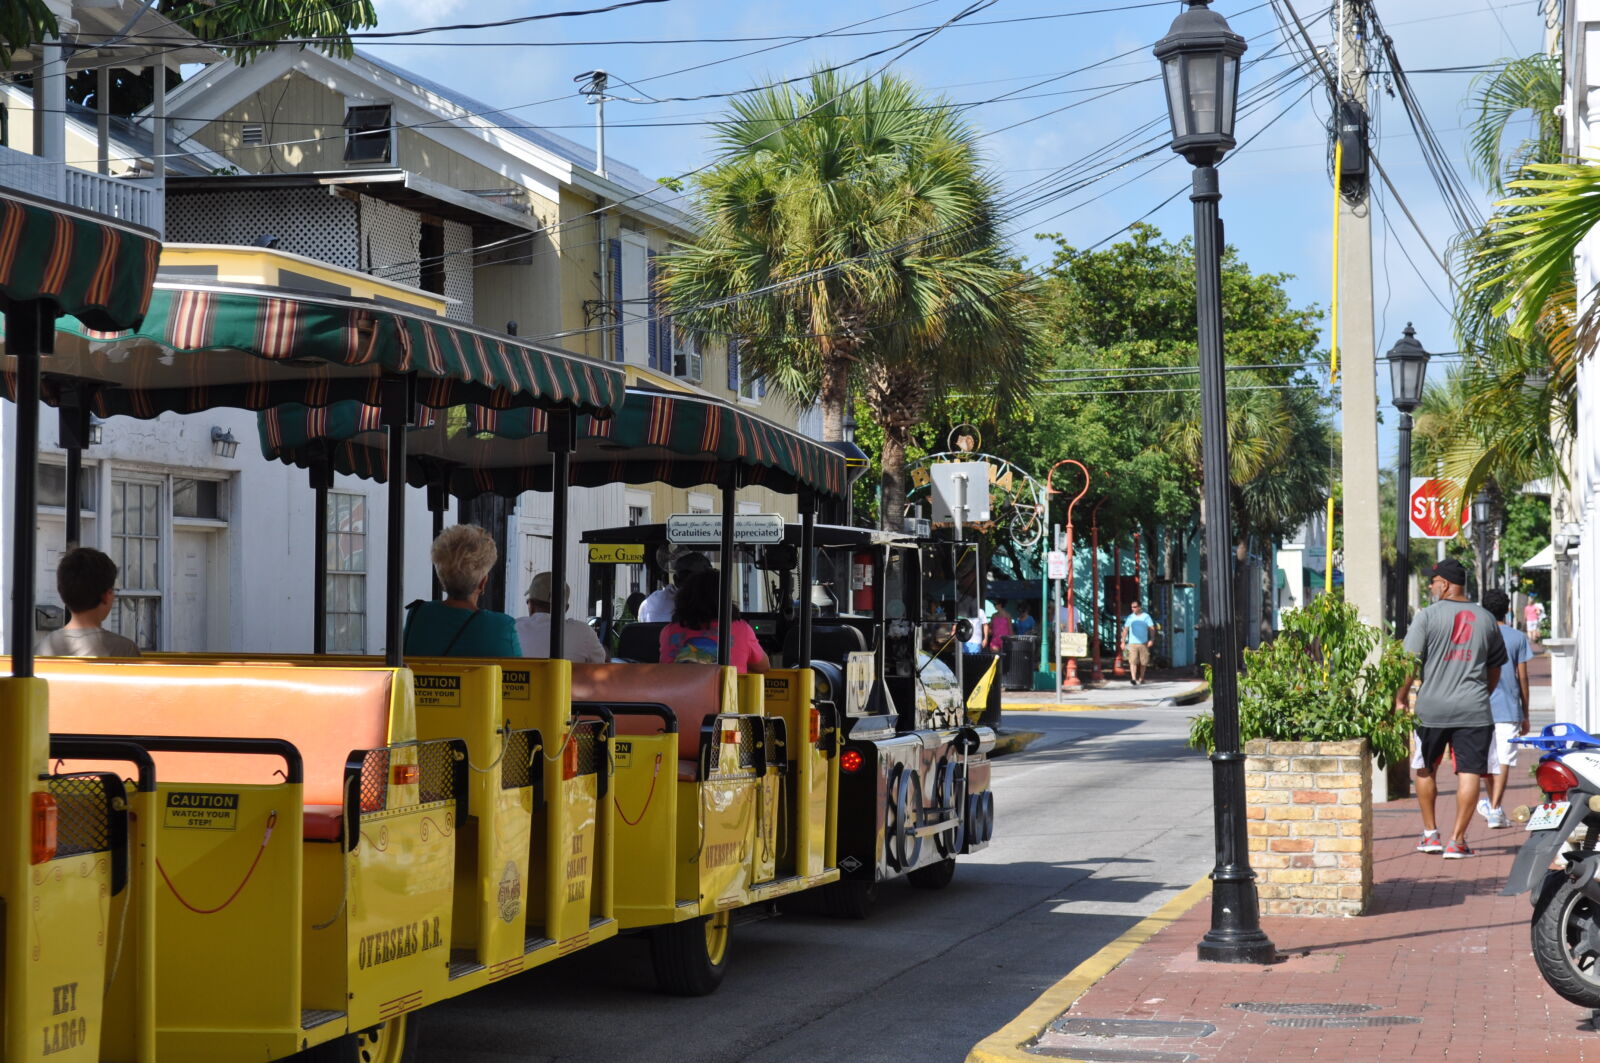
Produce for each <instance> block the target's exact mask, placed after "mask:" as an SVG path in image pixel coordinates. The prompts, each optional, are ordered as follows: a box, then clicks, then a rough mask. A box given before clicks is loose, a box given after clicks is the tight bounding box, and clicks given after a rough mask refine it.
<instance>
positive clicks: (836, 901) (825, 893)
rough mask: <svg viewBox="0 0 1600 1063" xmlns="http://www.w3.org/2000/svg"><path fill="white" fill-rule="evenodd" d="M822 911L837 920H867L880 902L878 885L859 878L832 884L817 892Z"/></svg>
mask: <svg viewBox="0 0 1600 1063" xmlns="http://www.w3.org/2000/svg"><path fill="white" fill-rule="evenodd" d="M817 897H818V899H819V900H820V901H821V902H822V910H823V912H824V913H826V914H827V915H831V916H832V917H833V918H835V919H865V918H866V917H867V916H868V915H870V914H871V912H872V907H873V905H875V904H877V902H878V883H877V882H876V881H866V880H863V879H858V878H848V879H841V880H840V881H838V882H830V883H828V884H827V885H826V886H823V887H822V888H821V889H820V890H818V891H817Z"/></svg>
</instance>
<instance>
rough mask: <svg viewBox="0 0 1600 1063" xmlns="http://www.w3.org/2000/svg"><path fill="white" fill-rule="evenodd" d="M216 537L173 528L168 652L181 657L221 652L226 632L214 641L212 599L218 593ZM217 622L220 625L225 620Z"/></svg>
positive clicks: (215, 535) (219, 617) (214, 534)
mask: <svg viewBox="0 0 1600 1063" xmlns="http://www.w3.org/2000/svg"><path fill="white" fill-rule="evenodd" d="M216 549H217V534H216V533H215V532H209V531H190V530H187V529H183V528H174V529H173V532H172V606H171V614H170V615H171V620H172V623H171V628H170V630H171V632H172V638H171V640H170V642H169V648H170V649H172V650H176V651H178V652H180V653H184V652H197V651H201V650H211V649H221V648H222V646H223V644H224V642H225V641H226V632H219V633H218V634H217V635H216V637H213V635H212V632H211V628H210V622H211V619H212V615H211V614H212V609H211V605H212V597H213V595H214V594H215V592H216V584H217V581H216V567H217V566H216ZM217 619H218V620H219V621H221V620H222V619H223V618H222V616H220V615H219V616H218V617H217Z"/></svg>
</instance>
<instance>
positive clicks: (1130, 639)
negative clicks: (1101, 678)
mask: <svg viewBox="0 0 1600 1063" xmlns="http://www.w3.org/2000/svg"><path fill="white" fill-rule="evenodd" d="M1155 632H1156V622H1155V620H1154V619H1153V618H1152V617H1151V616H1150V614H1149V613H1147V612H1145V611H1144V608H1143V606H1142V605H1141V603H1139V602H1134V603H1133V611H1132V612H1131V613H1129V614H1128V615H1127V616H1126V617H1124V618H1123V620H1122V651H1123V654H1124V655H1125V656H1126V657H1127V658H1128V678H1129V679H1130V680H1131V681H1132V683H1133V685H1134V686H1138V685H1140V684H1141V683H1143V682H1144V675H1145V672H1147V671H1149V670H1150V645H1151V643H1152V642H1154V641H1155Z"/></svg>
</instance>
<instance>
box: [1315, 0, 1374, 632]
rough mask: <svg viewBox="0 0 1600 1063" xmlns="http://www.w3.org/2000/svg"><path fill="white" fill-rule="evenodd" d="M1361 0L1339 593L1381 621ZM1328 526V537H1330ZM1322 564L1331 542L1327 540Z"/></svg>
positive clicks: (1342, 130)
mask: <svg viewBox="0 0 1600 1063" xmlns="http://www.w3.org/2000/svg"><path fill="white" fill-rule="evenodd" d="M1366 6H1367V5H1366V0H1340V3H1339V22H1338V49H1339V97H1340V98H1339V102H1338V107H1337V109H1336V112H1335V130H1336V135H1337V136H1338V138H1339V141H1340V144H1339V147H1340V151H1339V157H1340V164H1339V165H1340V175H1339V177H1340V188H1341V190H1342V192H1343V195H1342V196H1341V197H1340V200H1339V235H1338V247H1339V256H1338V270H1339V289H1340V290H1339V293H1338V298H1339V306H1338V314H1339V324H1338V327H1339V363H1340V366H1341V370H1340V375H1341V380H1342V383H1343V402H1342V404H1341V411H1342V413H1343V417H1344V470H1343V472H1344V596H1345V601H1347V602H1349V603H1351V604H1352V605H1354V606H1355V607H1356V608H1357V609H1358V610H1360V613H1361V617H1362V619H1363V620H1365V621H1367V623H1369V624H1380V623H1382V621H1383V555H1382V549H1381V544H1380V540H1379V533H1378V386H1377V379H1378V376H1377V363H1376V360H1375V352H1374V348H1375V342H1374V338H1373V322H1372V200H1371V193H1372V190H1371V184H1370V182H1369V181H1368V179H1367V178H1368V168H1369V163H1368V156H1367V67H1366V52H1365V45H1366V40H1367V23H1366V17H1365V16H1366ZM1331 534H1332V533H1331V530H1330V539H1331ZM1328 546H1329V554H1330V562H1329V563H1330V564H1331V563H1332V562H1331V555H1332V546H1333V544H1332V542H1331V541H1330V542H1329V544H1328Z"/></svg>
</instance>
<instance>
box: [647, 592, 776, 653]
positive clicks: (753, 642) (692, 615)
mask: <svg viewBox="0 0 1600 1063" xmlns="http://www.w3.org/2000/svg"><path fill="white" fill-rule="evenodd" d="M720 585H721V577H720V576H719V575H718V573H716V572H715V571H708V572H699V573H696V574H694V575H692V576H690V577H689V578H688V579H686V580H684V581H683V582H682V583H680V584H679V585H678V594H677V598H676V600H675V601H674V604H673V611H672V623H670V624H668V625H667V626H666V627H664V628H662V629H661V661H662V663H664V664H671V663H678V664H684V663H693V664H716V663H717V645H718V643H717V611H718V607H719V605H720V600H719V589H720ZM731 634H732V636H733V646H732V648H731V652H730V653H729V654H728V663H729V664H731V665H733V666H734V667H735V668H737V669H739V671H740V672H765V671H767V669H769V668H771V667H772V664H771V662H769V661H768V660H767V651H766V650H763V649H762V648H761V643H760V642H759V641H758V640H757V639H756V633H755V629H754V628H752V627H751V626H750V625H749V623H748V622H746V621H744V620H735V621H734V622H733V626H732V628H731Z"/></svg>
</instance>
